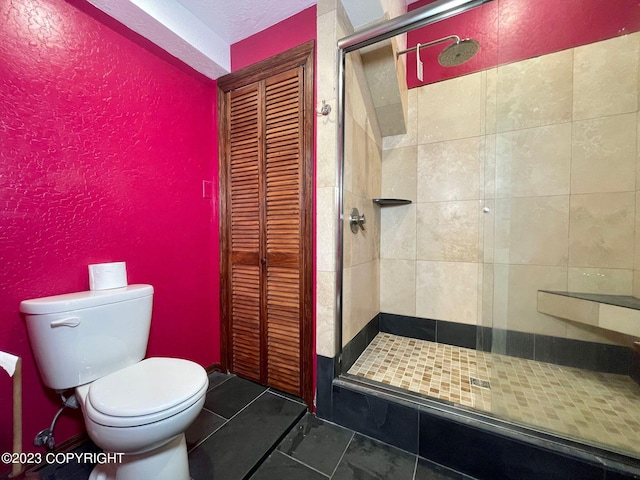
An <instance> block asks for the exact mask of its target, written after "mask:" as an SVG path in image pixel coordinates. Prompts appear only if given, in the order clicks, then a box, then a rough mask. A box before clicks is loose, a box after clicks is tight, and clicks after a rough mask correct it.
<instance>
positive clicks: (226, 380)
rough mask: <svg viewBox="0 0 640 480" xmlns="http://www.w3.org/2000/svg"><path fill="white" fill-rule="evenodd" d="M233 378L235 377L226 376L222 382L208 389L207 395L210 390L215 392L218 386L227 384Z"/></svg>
mask: <svg viewBox="0 0 640 480" xmlns="http://www.w3.org/2000/svg"><path fill="white" fill-rule="evenodd" d="M233 377H235V375H227V378H225V379H224V380H223V381H221V382H220V383H216V384H215V385H214V386H213V387H211V388H209V389H208V390H207V393H209V392H211V391H212V390H215V389H216V388H218V387H219V386H220V385H224V384H225V383H227V382H228V381H229V380H231V379H232V378H233Z"/></svg>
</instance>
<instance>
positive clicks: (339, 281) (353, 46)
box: [334, 0, 493, 375]
mask: <svg viewBox="0 0 640 480" xmlns="http://www.w3.org/2000/svg"><path fill="white" fill-rule="evenodd" d="M491 1H493V0H437V1H435V2H433V3H431V4H429V5H426V6H424V7H421V8H418V9H416V10H414V11H412V12H409V13H406V14H404V15H401V16H399V17H396V18H393V19H391V20H389V21H387V22H384V23H381V24H377V25H372V26H370V27H367V28H364V29H362V30H360V31H358V32H356V33H353V34H351V35H349V36H347V37H344V38H342V39H340V40H338V55H337V57H338V58H337V61H338V65H337V72H338V82H337V85H338V99H337V104H338V105H337V108H338V113H337V117H338V125H337V128H338V135H337V152H336V186H337V188H336V198H335V204H336V216H335V218H336V219H337V226H336V258H335V262H336V277H335V282H336V298H335V312H336V314H335V315H336V316H335V318H336V322H335V330H334V333H335V339H334V342H335V346H336V349H335V351H336V352H337V355H336V357H337V362H338V365H337V371H338V375H342V374H343V373H346V372H343V371H342V368H343V362H342V350H343V346H342V327H343V325H342V298H343V268H344V263H343V234H344V143H345V138H344V125H345V123H344V119H345V108H344V106H345V74H346V72H345V70H346V55H347V53H349V52H353V51H356V50H359V49H360V48H362V47H366V46H369V45H373V44H374V43H377V42H380V41H382V40H387V39H389V38H392V37H395V36H396V35H400V34H403V33H407V32H409V31H411V30H415V29H416V28H420V27H425V26H427V25H431V24H433V23H436V22H439V21H441V20H446V19H447V18H451V17H454V16H456V15H459V14H461V13H464V12H467V11H469V10H472V9H474V8H476V7H479V6H481V5H484V4H485V3H489V2H491Z"/></svg>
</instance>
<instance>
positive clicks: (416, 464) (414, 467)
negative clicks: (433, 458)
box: [411, 455, 418, 480]
mask: <svg viewBox="0 0 640 480" xmlns="http://www.w3.org/2000/svg"><path fill="white" fill-rule="evenodd" d="M416 473H418V455H416V462H415V463H414V464H413V476H412V477H411V478H412V479H413V480H416Z"/></svg>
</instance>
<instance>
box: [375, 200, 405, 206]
mask: <svg viewBox="0 0 640 480" xmlns="http://www.w3.org/2000/svg"><path fill="white" fill-rule="evenodd" d="M372 201H373V203H375V204H376V205H380V206H381V207H385V206H392V205H409V204H410V203H411V200H404V199H402V198H374V199H373V200H372Z"/></svg>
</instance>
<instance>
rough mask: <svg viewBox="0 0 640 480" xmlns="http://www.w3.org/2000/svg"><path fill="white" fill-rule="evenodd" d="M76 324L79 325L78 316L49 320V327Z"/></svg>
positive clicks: (73, 325)
mask: <svg viewBox="0 0 640 480" xmlns="http://www.w3.org/2000/svg"><path fill="white" fill-rule="evenodd" d="M78 325H80V319H79V318H78V317H67V318H61V319H60V320H54V321H53V322H51V328H57V327H77V326H78Z"/></svg>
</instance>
